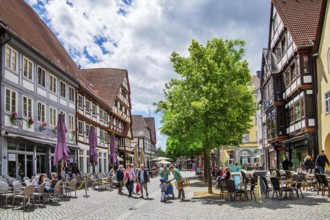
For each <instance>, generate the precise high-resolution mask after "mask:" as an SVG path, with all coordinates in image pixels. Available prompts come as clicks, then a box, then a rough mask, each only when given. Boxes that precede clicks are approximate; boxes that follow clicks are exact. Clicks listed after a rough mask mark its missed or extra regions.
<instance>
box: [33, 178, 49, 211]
mask: <svg viewBox="0 0 330 220" xmlns="http://www.w3.org/2000/svg"><path fill="white" fill-rule="evenodd" d="M45 186H46V183H42V184H41V185H40V186H39V188H38V192H34V193H33V195H34V196H36V197H38V202H39V207H40V205H41V200H42V204H43V205H45Z"/></svg>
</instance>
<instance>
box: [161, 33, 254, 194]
mask: <svg viewBox="0 0 330 220" xmlns="http://www.w3.org/2000/svg"><path fill="white" fill-rule="evenodd" d="M244 44H245V43H244V41H241V40H223V39H213V40H210V41H208V42H207V43H206V46H203V45H201V44H200V43H198V42H197V41H195V40H193V41H192V43H191V45H190V47H189V49H188V50H189V57H181V56H180V55H179V54H178V53H176V52H173V53H172V55H171V62H172V63H173V68H174V70H175V72H177V73H178V74H179V75H180V78H179V79H171V80H170V82H168V83H166V85H165V90H164V100H163V101H160V102H158V103H157V104H156V105H157V110H158V111H160V112H162V113H163V118H162V123H163V125H162V127H161V132H162V133H163V134H166V135H167V136H168V140H167V147H169V150H168V149H167V150H166V151H167V152H168V153H170V152H173V153H172V154H176V155H179V154H182V155H187V153H189V152H193V153H194V152H203V154H204V161H205V164H204V167H205V174H206V176H207V178H208V179H209V181H208V182H209V192H212V189H210V188H211V186H212V183H211V177H210V175H209V171H208V170H207V169H210V162H209V153H210V150H212V149H215V148H218V147H219V146H220V145H221V146H232V145H238V144H239V143H240V142H241V140H242V135H243V134H245V133H247V132H248V129H249V128H250V127H251V124H250V123H251V116H252V115H253V114H254V112H255V110H256V105H255V103H254V97H253V92H252V90H251V89H250V88H249V85H250V84H251V75H250V71H249V69H248V63H247V61H246V60H243V59H242V57H243V56H244ZM174 152H176V153H174Z"/></svg>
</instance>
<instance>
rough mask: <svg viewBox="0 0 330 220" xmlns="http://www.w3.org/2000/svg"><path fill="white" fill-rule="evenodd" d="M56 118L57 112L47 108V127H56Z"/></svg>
mask: <svg viewBox="0 0 330 220" xmlns="http://www.w3.org/2000/svg"><path fill="white" fill-rule="evenodd" d="M56 117H57V110H56V109H55V108H52V107H49V125H50V126H51V127H55V126H56Z"/></svg>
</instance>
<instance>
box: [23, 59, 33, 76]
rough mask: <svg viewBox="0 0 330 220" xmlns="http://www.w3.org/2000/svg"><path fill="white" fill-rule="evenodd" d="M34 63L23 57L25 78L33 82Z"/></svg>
mask: <svg viewBox="0 0 330 220" xmlns="http://www.w3.org/2000/svg"><path fill="white" fill-rule="evenodd" d="M32 68H33V64H32V61H31V60H29V59H27V58H26V57H23V76H24V77H25V78H27V79H29V80H32Z"/></svg>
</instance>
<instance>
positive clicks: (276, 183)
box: [270, 177, 292, 199]
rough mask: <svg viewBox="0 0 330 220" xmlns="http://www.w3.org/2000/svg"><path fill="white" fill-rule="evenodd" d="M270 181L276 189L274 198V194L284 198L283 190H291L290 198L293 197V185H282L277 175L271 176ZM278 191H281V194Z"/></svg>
mask: <svg viewBox="0 0 330 220" xmlns="http://www.w3.org/2000/svg"><path fill="white" fill-rule="evenodd" d="M270 181H271V183H272V185H273V189H274V191H273V195H272V199H274V194H276V197H277V198H282V192H285V193H287V192H289V196H290V198H292V189H291V187H281V186H280V180H279V178H277V177H271V178H270ZM277 193H279V195H278V194H277Z"/></svg>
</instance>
